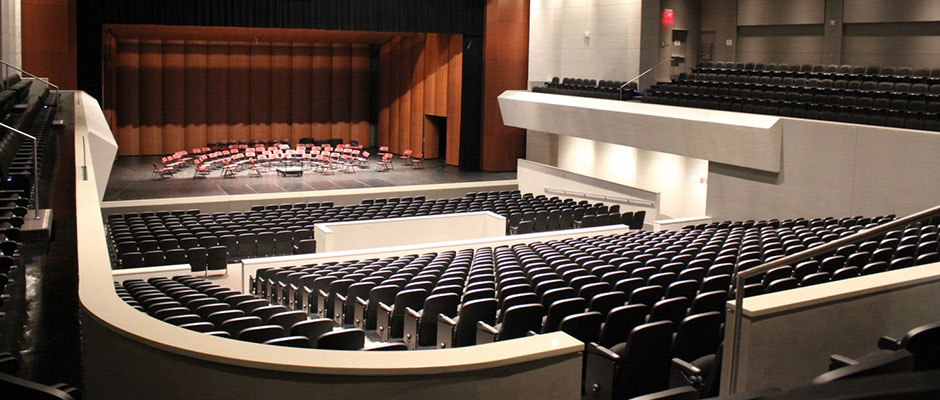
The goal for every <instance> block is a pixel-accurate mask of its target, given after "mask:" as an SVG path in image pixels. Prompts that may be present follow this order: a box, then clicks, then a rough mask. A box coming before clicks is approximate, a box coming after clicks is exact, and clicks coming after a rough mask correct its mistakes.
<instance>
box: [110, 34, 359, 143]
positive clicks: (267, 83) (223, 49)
mask: <svg viewBox="0 0 940 400" xmlns="http://www.w3.org/2000/svg"><path fill="white" fill-rule="evenodd" d="M106 35H107V33H106ZM206 37H207V38H208V37H211V38H214V39H217V38H220V36H219V35H218V34H217V32H216V34H213V35H207V36H206ZM224 37H225V36H224V35H222V36H221V38H222V39H221V40H176V39H154V38H146V39H137V38H135V37H127V36H116V35H115V36H113V38H112V39H111V40H110V41H109V46H110V50H111V54H110V55H109V59H110V60H112V61H111V62H110V63H108V62H106V65H108V64H110V65H112V66H113V68H111V71H109V72H110V73H109V74H106V76H108V77H110V78H111V79H110V81H108V80H106V85H105V86H106V88H107V89H106V90H105V101H104V103H105V108H106V115H107V116H108V117H109V120H110V122H111V125H112V130H113V131H115V132H116V133H117V140H118V145H119V148H120V153H119V154H121V155H139V154H171V153H173V152H176V151H180V150H190V149H193V148H197V147H203V146H205V145H206V144H207V143H209V142H213V141H220V140H239V141H268V140H281V139H288V140H289V141H290V143H292V144H296V143H297V142H298V141H299V140H300V139H301V138H304V137H312V138H314V139H318V140H322V139H329V138H340V139H343V141H344V142H345V143H349V142H350V141H351V140H357V141H359V142H360V143H362V144H363V145H365V146H368V145H369V144H370V143H369V111H368V110H369V101H370V97H371V96H370V95H369V93H368V91H369V87H370V85H369V79H370V72H369V68H370V60H371V58H370V57H371V56H370V50H369V45H368V44H361V43H358V44H352V43H306V42H273V41H272V42H267V41H255V42H252V41H243V40H225V39H224Z"/></svg>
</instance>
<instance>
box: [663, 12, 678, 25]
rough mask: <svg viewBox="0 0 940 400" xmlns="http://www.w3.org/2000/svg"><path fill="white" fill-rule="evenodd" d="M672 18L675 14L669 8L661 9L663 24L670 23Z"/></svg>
mask: <svg viewBox="0 0 940 400" xmlns="http://www.w3.org/2000/svg"><path fill="white" fill-rule="evenodd" d="M674 19H675V14H674V13H673V12H672V9H671V8H667V9H665V10H663V25H672V21H673V20H674Z"/></svg>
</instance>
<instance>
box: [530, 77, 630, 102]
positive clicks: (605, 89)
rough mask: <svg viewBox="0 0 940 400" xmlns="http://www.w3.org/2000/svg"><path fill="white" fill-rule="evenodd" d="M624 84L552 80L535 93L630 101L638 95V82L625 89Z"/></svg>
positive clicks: (579, 79) (573, 79) (572, 79)
mask: <svg viewBox="0 0 940 400" xmlns="http://www.w3.org/2000/svg"><path fill="white" fill-rule="evenodd" d="M623 84H624V82H621V81H610V80H603V79H602V80H600V81H597V80H594V79H583V78H564V79H561V80H560V81H559V79H558V77H557V76H556V77H554V78H552V80H551V82H545V86H535V87H533V88H532V91H533V92H537V93H551V94H564V95H568V96H580V97H594V98H599V99H608V100H630V99H632V98H633V96H634V95H636V82H630V83H629V84H627V85H626V86H625V87H623V89H621V87H622V86H623Z"/></svg>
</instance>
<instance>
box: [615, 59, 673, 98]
mask: <svg viewBox="0 0 940 400" xmlns="http://www.w3.org/2000/svg"><path fill="white" fill-rule="evenodd" d="M666 61H672V57H669V58H667V59H665V60H662V61H660V62H659V63H658V64H656V65H654V66H652V67H650V68H649V69H647V70H646V71H643V73H642V74H639V75H637V76H636V77H635V78H633V79H631V80H629V81H626V82H625V83H624V84H623V85H620V89H619V90H620V100H623V88H625V87H627V85H629V84H631V83H633V82H636V81H637V80H639V79H640V78H642V77H643V76H644V75H646V74H648V73H650V72H652V71H653V70H654V69H656V68H658V67H659V66H660V65H663V64H665V63H666Z"/></svg>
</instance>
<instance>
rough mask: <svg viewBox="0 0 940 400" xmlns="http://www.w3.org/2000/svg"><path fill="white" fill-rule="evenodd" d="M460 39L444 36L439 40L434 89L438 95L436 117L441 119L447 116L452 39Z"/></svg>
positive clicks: (435, 103)
mask: <svg viewBox="0 0 940 400" xmlns="http://www.w3.org/2000/svg"><path fill="white" fill-rule="evenodd" d="M454 37H456V38H460V36H456V35H451V36H442V37H439V38H438V42H437V49H436V50H435V51H434V52H435V53H437V60H436V62H435V64H436V67H435V68H436V69H435V70H434V80H435V81H436V82H435V84H434V88H435V89H436V91H437V92H436V93H435V94H434V100H435V101H434V113H433V114H434V115H437V116H439V117H446V116H447V115H448V114H447V93H448V91H447V81H448V79H447V68H448V65H449V60H450V39H451V38H454Z"/></svg>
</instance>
